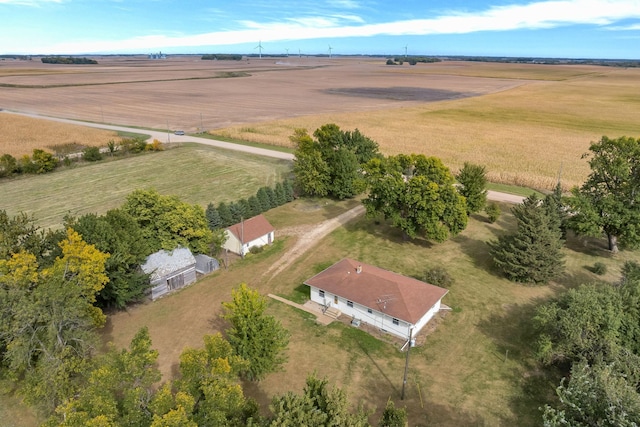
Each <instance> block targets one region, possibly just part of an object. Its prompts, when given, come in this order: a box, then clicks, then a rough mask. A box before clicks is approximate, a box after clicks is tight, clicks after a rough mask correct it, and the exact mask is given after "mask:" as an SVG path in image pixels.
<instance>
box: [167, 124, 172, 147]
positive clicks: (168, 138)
mask: <svg viewBox="0 0 640 427" xmlns="http://www.w3.org/2000/svg"><path fill="white" fill-rule="evenodd" d="M169 143H171V132H169V119H167V144H169Z"/></svg>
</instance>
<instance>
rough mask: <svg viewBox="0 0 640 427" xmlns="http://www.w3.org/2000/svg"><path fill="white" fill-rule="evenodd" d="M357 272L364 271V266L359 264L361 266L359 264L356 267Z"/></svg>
mask: <svg viewBox="0 0 640 427" xmlns="http://www.w3.org/2000/svg"><path fill="white" fill-rule="evenodd" d="M356 273H357V274H360V273H362V266H361V265H359V266H357V267H356Z"/></svg>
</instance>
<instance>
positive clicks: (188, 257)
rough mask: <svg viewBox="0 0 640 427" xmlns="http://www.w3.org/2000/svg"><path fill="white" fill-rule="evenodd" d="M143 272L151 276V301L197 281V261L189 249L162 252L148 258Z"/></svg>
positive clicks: (143, 266)
mask: <svg viewBox="0 0 640 427" xmlns="http://www.w3.org/2000/svg"><path fill="white" fill-rule="evenodd" d="M142 271H144V272H145V273H147V274H149V275H150V278H149V280H150V282H151V299H152V300H156V299H157V298H160V297H161V296H163V295H166V294H167V293H169V292H171V291H174V290H176V289H180V288H182V287H184V286H187V285H189V284H191V283H193V282H195V281H196V259H195V257H194V256H193V254H192V253H191V251H190V250H189V249H188V248H176V249H174V250H173V251H166V250H160V251H158V252H156V253H153V254H151V255H149V256H148V257H147V260H146V262H145V263H144V264H143V265H142Z"/></svg>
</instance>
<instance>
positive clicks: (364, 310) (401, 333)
mask: <svg viewBox="0 0 640 427" xmlns="http://www.w3.org/2000/svg"><path fill="white" fill-rule="evenodd" d="M309 288H311V301H314V302H317V303H318V304H322V305H324V306H329V307H335V308H337V309H338V310H340V311H341V312H342V313H343V314H345V315H347V316H352V317H354V318H356V319H358V320H360V321H361V322H364V323H367V324H369V325H371V326H374V327H376V328H380V329H382V330H384V331H387V332H389V333H391V334H393V335H396V336H398V337H400V338H404V339H409V328H410V327H411V326H412V325H411V324H410V323H408V322H405V321H403V320H400V319H398V324H397V325H394V324H393V317H391V316H388V315H386V314H384V313H382V312H380V311H378V310H374V309H373V308H371V307H365V306H363V305H360V304H358V303H355V302H354V303H353V307H349V306H348V305H347V299H346V298H342V297H338V303H337V304H336V303H335V298H336V295H334V294H332V293H330V292H327V291H324V297H322V296H320V290H319V289H318V288H314V287H311V286H310V287H309ZM435 307H436V306H434V308H432V309H431V310H429V313H432V312H433V313H436V312H437V311H438V310H439V308H440V304H439V303H438V304H437V307H438V308H437V309H435ZM369 308H371V313H369V312H368V309H369ZM429 313H427V314H429ZM433 313H432V314H431V315H430V316H429V315H427V316H424V317H423V318H422V319H420V322H419V324H420V323H422V325H421V326H420V328H422V327H423V326H424V325H426V324H427V322H428V321H429V320H430V319H431V317H433ZM419 331H420V329H414V331H413V334H414V335H415V334H417V333H418V332H419Z"/></svg>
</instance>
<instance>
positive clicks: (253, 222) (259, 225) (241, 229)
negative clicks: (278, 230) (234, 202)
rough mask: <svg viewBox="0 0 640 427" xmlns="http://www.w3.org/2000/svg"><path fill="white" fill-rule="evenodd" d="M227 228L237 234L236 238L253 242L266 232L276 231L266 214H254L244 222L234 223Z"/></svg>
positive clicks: (244, 241) (243, 241)
mask: <svg viewBox="0 0 640 427" xmlns="http://www.w3.org/2000/svg"><path fill="white" fill-rule="evenodd" d="M227 230H229V231H230V232H231V233H232V234H233V235H234V236H236V238H237V239H238V240H240V241H241V242H242V243H247V242H251V241H252V240H255V239H257V238H259V237H262V236H264V235H265V234H268V233H271V232H272V231H275V229H274V228H273V226H272V225H271V224H269V221H267V218H265V217H264V215H258V216H254V217H253V218H249V219H246V220H244V221H243V222H239V223H237V224H233V225H232V226H229V227H227Z"/></svg>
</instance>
